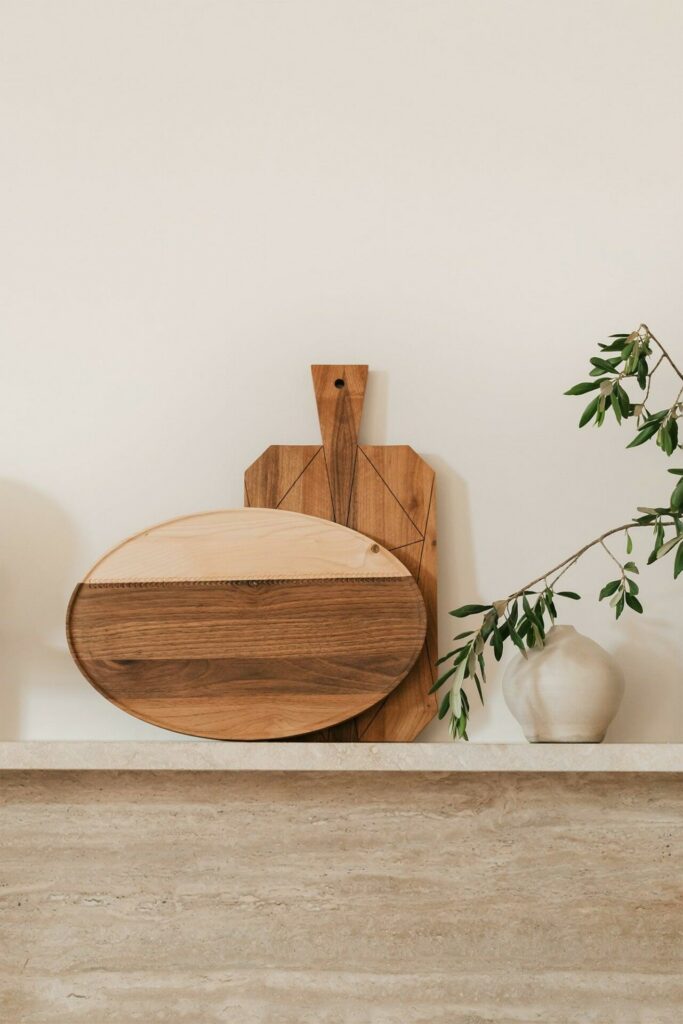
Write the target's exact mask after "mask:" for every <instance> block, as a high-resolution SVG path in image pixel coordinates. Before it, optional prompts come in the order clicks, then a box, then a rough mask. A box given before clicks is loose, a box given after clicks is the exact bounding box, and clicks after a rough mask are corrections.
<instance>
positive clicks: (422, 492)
mask: <svg viewBox="0 0 683 1024" xmlns="http://www.w3.org/2000/svg"><path fill="white" fill-rule="evenodd" d="M367 369H368V368H367V366H364V365H362V366H355V365H338V366H337V365H331V366H327V365H326V366H320V365H316V366H313V367H311V371H312V375H313V386H314V390H315V396H316V404H317V408H318V416H319V420H320V433H321V437H322V441H323V443H322V446H321V447H319V448H317V449H316V448H315V447H314V446H310V445H302V446H299V445H271V447H270V448H268V449H267V450H266V451H265V452H264V453H263V454H262V455H261V456H260V458H259V459H257V460H256V462H254V463H253V464H252V465H251V466H250V467H249V468H248V469H247V471H246V473H245V477H244V486H245V503H246V504H247V505H250V506H264V507H273V508H288V509H293V510H295V511H299V512H304V513H315V515H318V516H325V517H327V518H330V519H335V521H336V522H338V523H341V524H343V525H346V526H350V527H352V528H353V529H355V530H358V531H360V532H361V533H363V534H366V535H367V536H369V537H371V538H373V540H376V541H377V542H378V543H379V544H381V545H382V546H383V547H385V548H387V549H389V550H391V551H392V552H393V554H394V555H395V556H396V557H397V558H398V559H399V560H400V561H401V562H402V563H403V564H404V565H405V566H406V568H407V569H408V570H409V572H410V573H411V574H412V575H413V576H414V578H415V579H416V580H417V581H418V585H419V587H420V590H421V592H422V594H423V597H424V600H425V604H426V607H427V616H428V628H427V640H426V643H425V647H424V649H423V651H422V652H421V653H420V656H419V658H418V660H417V661H416V663H415V665H414V666H413V668H412V669H411V671H410V672H409V673H408V674H407V675H406V677H405V679H404V680H403V681H402V682H401V683H400V684H399V685H398V686H397V687H396V688H395V689H394V690H393V691H392V692H391V694H390V695H389V696H388V697H387V698H386V699H385V700H384V701H383V702H382V703H381V704H379V705H378V706H377V707H375V708H373V709H370V710H368V711H367V712H365V713H363V715H362V716H358V717H356V718H354V719H351V720H349V721H347V722H344V723H340V724H338V725H336V726H334V727H333V728H332V729H330V730H326V731H324V732H322V733H319V734H310V735H309V737H308V738H310V739H317V740H320V739H330V740H364V741H383V740H393V741H404V742H406V741H410V740H413V739H415V737H416V736H417V735H418V734H419V733H420V731H421V730H422V729H423V728H424V727H425V725H427V724H428V723H429V722H430V721H431V719H432V718H433V717H434V714H435V713H436V698H435V697H434V696H433V695H432V694H430V693H429V690H430V689H431V686H432V683H433V682H434V680H435V678H436V667H435V661H436V659H437V657H438V637H437V578H436V495H435V477H434V471H433V470H432V469H431V467H430V466H428V465H427V463H426V462H425V461H424V460H423V459H421V458H420V456H419V455H417V454H416V453H415V452H414V451H413V449H412V448H410V447H408V446H407V445H391V446H382V445H359V444H358V431H359V427H360V422H361V415H362V408H363V399H364V395H365V387H366V381H367Z"/></svg>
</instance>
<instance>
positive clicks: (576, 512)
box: [0, 0, 683, 741]
mask: <svg viewBox="0 0 683 1024" xmlns="http://www.w3.org/2000/svg"><path fill="white" fill-rule="evenodd" d="M682 47H683V5H681V4H680V3H676V2H673V0H672V2H665V0H656V2H653V0H642V2H632V0H631V2H621V0H614V2H611V0H590V2H573V3H560V2H548V0H538V2H536V0H518V2H511V3H506V2H482V0H450V2H429V0H422V2H417V0H414V2H405V0H393V2H392V0H374V2H370V3H369V2H367V0H333V2H326V0H310V2H306V0H283V2H274V0H260V2H257V0H244V2H236V0H225V2H220V3H216V2H213V3H211V2H200V0H196V2H188V0H186V2H181V0H164V2H151V0H141V2H135V3H126V2H122V0H106V2H103V0H63V2H60V3H52V2H49V0H43V2H32V3H26V2H23V0H18V2H17V0H3V3H2V6H1V8H0V75H1V86H0V103H1V105H2V108H1V109H2V114H1V119H2V123H1V126H0V128H1V130H0V140H1V143H0V144H1V145H2V157H1V160H0V176H1V177H0V203H1V204H2V222H1V234H2V243H1V250H2V256H1V265H0V290H1V297H2V300H1V301H2V308H1V323H2V326H1V330H2V366H1V370H0V388H1V389H2V394H1V395H0V416H1V417H2V438H3V443H2V446H1V452H2V455H1V457H2V461H3V465H2V467H1V470H0V477H1V479H2V483H1V488H2V491H1V498H2V500H1V527H2V544H1V548H2V555H1V565H0V572H1V579H2V586H1V589H0V602H1V607H0V625H1V629H2V638H1V639H2V646H1V649H0V668H1V672H2V680H1V682H2V689H1V691H0V737H1V738H5V739H7V738H41V739H42V738H55V737H62V738H73V739H75V738H113V739H114V738H116V739H120V738H135V737H151V738H159V739H162V738H165V737H166V736H167V735H168V734H166V733H163V732H162V731H160V730H156V729H153V728H152V727H150V726H146V725H144V724H143V723H140V722H136V721H135V720H133V719H132V718H129V717H127V716H126V715H124V714H123V713H122V712H119V711H118V710H116V709H115V708H113V707H111V706H110V705H108V704H107V703H106V702H105V701H104V700H102V698H100V697H99V696H97V694H96V693H95V692H94V691H93V690H92V689H91V688H90V687H89V686H88V685H87V683H86V682H85V681H84V680H83V679H82V678H81V676H80V675H79V673H78V672H77V670H76V669H75V667H74V666H73V665H72V664H71V662H70V659H69V656H68V653H67V651H66V645H65V641H64V633H63V619H64V610H65V606H66V602H67V599H68V596H69V593H70V591H71V589H72V586H73V584H74V583H75V581H76V580H78V578H79V576H80V575H81V574H82V573H83V572H84V571H85V570H86V569H87V568H88V567H89V565H90V564H91V563H92V562H93V561H94V560H95V558H96V557H97V556H99V555H100V554H101V553H102V552H103V551H104V550H105V549H106V548H107V547H109V546H110V545H111V544H113V543H114V542H116V541H117V540H119V539H121V538H122V537H124V536H126V535H128V534H130V533H133V532H136V531H137V530H139V529H141V528H143V527H145V526H147V525H150V524H153V523H155V522H158V521H160V520H163V519H165V518H169V517H171V516H174V515H178V514H180V513H184V512H191V511H198V510H202V509H210V508H216V507H226V506H231V505H233V506H234V505H238V504H241V496H242V486H241V479H242V472H243V469H244V467H245V466H246V465H247V464H248V463H249V462H251V461H252V459H253V458H254V457H255V456H256V455H257V454H258V453H260V452H261V450H262V449H263V448H264V447H266V446H267V445H268V444H269V443H272V442H291V443H305V442H308V443H312V442H314V441H315V440H316V439H317V435H316V416H315V406H314V401H313V395H312V389H311V385H310V376H309V370H308V367H309V364H310V363H311V362H337V361H339V362H342V361H346V362H368V363H369V364H370V366H371V370H372V371H373V375H372V377H371V383H370V387H369V391H368V397H367V403H366V416H365V421H364V427H363V438H364V440H366V441H369V442H374V443H388V444H391V443H404V442H407V443H410V444H412V445H413V447H415V448H416V449H417V450H418V451H419V452H421V453H422V454H423V455H425V456H426V457H427V458H428V459H429V460H430V461H431V462H432V464H433V465H434V466H435V468H436V469H437V470H438V474H439V476H438V481H439V502H440V504H439V530H440V558H441V560H440V572H441V588H440V601H441V609H442V613H443V619H442V646H443V644H445V642H446V641H447V638H448V636H449V635H450V633H452V632H453V631H454V630H453V629H452V627H453V620H452V619H449V618H448V616H447V614H446V613H447V610H448V609H449V608H452V607H454V606H455V605H457V604H459V603H462V602H463V601H464V600H468V599H478V598H483V597H487V598H492V597H494V598H495V597H499V596H501V595H502V594H504V593H507V592H508V591H510V590H511V589H513V588H514V587H516V586H518V585H521V584H522V583H523V582H524V581H526V580H527V579H528V578H529V577H530V576H532V575H534V574H535V573H536V572H541V571H543V570H544V569H546V568H548V567H549V566H550V565H551V564H553V563H554V562H555V561H557V560H559V558H561V557H562V556H564V555H566V554H569V553H570V552H571V551H572V550H573V549H574V547H576V546H578V545H579V543H580V542H582V541H583V540H584V539H587V538H589V537H591V536H592V535H594V534H596V533H598V532H600V531H601V529H602V528H605V527H608V526H610V525H611V524H614V523H617V522H620V521H622V520H624V519H625V518H628V517H629V516H630V514H631V512H632V510H633V509H634V507H635V506H636V505H637V504H642V503H644V502H653V501H660V500H663V499H664V498H666V496H667V495H668V493H669V490H670V484H671V480H672V478H671V477H668V478H667V476H666V473H665V460H664V457H663V456H662V455H661V454H660V453H659V452H658V451H657V450H655V449H654V448H653V447H651V446H648V447H645V448H640V449H638V450H635V451H632V452H625V451H624V445H625V443H626V440H627V438H626V435H625V434H623V433H622V434H619V432H618V430H617V428H616V426H614V425H610V427H609V429H604V430H603V431H601V432H599V433H598V432H596V431H591V430H586V431H582V432H581V433H579V432H578V431H577V429H576V421H577V417H578V414H579V412H580V408H581V403H580V401H579V400H576V399H575V400H570V399H568V398H562V397H561V395H562V392H563V390H564V389H565V388H567V387H568V386H569V385H570V384H573V383H574V382H575V381H577V380H579V379H581V378H582V376H583V375H584V373H585V370H584V367H585V365H586V362H587V359H588V357H589V356H590V355H592V354H593V352H594V349H595V343H596V341H597V340H598V339H601V338H602V337H604V336H605V335H606V334H608V333H610V332H611V331H614V330H621V329H630V328H631V327H632V326H634V325H637V324H638V323H639V322H640V321H641V320H646V321H647V322H648V323H649V324H650V326H651V327H652V329H653V330H654V331H655V333H657V334H658V335H659V336H660V337H661V338H662V340H665V341H666V342H668V343H669V344H670V345H671V347H672V349H673V350H674V351H675V352H677V353H678V355H679V358H681V360H683V290H682V289H681V276H682V271H683V259H682V255H681V244H682V243H681V240H682V239H683V203H682V195H683V193H682V189H681V182H682V180H683V179H682V172H681V168H682V167H683V134H682V133H681V114H682V111H683V63H682V62H681V51H682ZM670 387H671V386H670ZM670 387H669V388H667V389H665V390H666V393H667V394H668V393H669V391H670ZM639 550H640V552H641V553H642V554H645V550H646V549H645V546H643V547H641V548H640V549H639ZM643 561H644V559H643ZM608 578H610V570H609V565H608V564H607V563H606V560H605V557H604V555H600V553H594V554H592V555H591V556H590V557H589V558H588V559H587V560H586V564H585V566H584V567H583V568H581V569H580V570H579V571H577V572H576V573H575V574H574V575H573V576H572V577H571V580H568V582H571V583H572V585H573V586H575V587H576V588H578V589H584V590H585V592H586V595H587V599H586V600H584V602H583V603H582V605H581V606H574V605H572V606H571V607H568V608H567V616H568V617H570V616H571V620H572V621H574V623H575V624H576V625H577V626H578V627H579V628H580V629H582V630H583V631H585V632H588V633H590V634H591V635H592V636H593V637H595V638H596V639H597V640H598V641H599V642H601V643H603V644H604V645H605V646H606V647H608V648H609V649H610V650H611V651H613V652H614V653H615V654H616V655H617V657H618V658H619V660H620V662H621V663H622V665H623V667H624V670H625V672H626V675H627V680H628V689H627V694H626V697H625V700H624V704H623V707H622V709H621V711H620V713H619V716H618V718H617V720H616V721H615V723H614V726H613V728H612V730H611V733H610V739H612V740H621V741H637V740H642V741H657V740H662V741H663V740H673V739H681V738H683V706H682V703H681V696H680V695H681V692H683V691H682V684H683V679H682V676H683V672H682V671H681V655H682V653H683V640H682V639H681V628H680V623H681V613H682V611H683V586H682V585H681V583H680V582H679V583H678V585H675V584H674V583H673V581H672V579H671V567H670V566H666V567H665V566H658V567H656V569H654V570H652V569H650V570H647V571H646V572H643V576H642V582H643V594H644V602H645V604H646V610H647V614H646V615H645V616H644V617H643V618H642V619H639V618H637V617H636V616H635V615H631V616H628V617H627V616H624V618H623V619H622V621H621V623H620V624H618V625H617V624H615V623H614V622H613V621H612V619H611V617H610V613H609V612H608V610H607V609H606V608H605V607H603V606H597V605H596V603H595V601H594V600H593V599H592V597H593V595H595V593H596V591H597V588H598V587H599V585H600V584H601V582H603V581H604V580H605V579H608ZM444 649H446V648H445V647H444ZM499 683H500V676H499V675H498V677H497V678H496V676H495V673H493V674H492V681H491V682H490V685H489V697H490V700H489V703H488V705H487V708H486V710H485V711H484V712H482V711H478V712H477V713H476V715H475V720H474V725H473V728H472V736H473V739H475V740H479V741H493V740H516V739H521V733H520V731H519V729H518V727H517V725H516V723H515V722H514V721H513V720H512V719H511V718H510V716H509V715H508V713H507V711H506V709H505V707H504V705H503V702H502V699H501V695H500V688H499ZM426 737H427V738H429V739H434V740H436V739H445V738H446V734H445V730H444V729H442V727H441V726H439V725H436V724H434V725H433V726H431V727H430V728H429V729H428V730H427V733H426Z"/></svg>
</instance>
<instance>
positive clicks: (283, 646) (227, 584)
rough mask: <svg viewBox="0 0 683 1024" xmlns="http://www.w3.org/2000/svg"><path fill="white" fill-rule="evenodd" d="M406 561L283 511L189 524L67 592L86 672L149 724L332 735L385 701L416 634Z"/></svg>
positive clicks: (249, 733)
mask: <svg viewBox="0 0 683 1024" xmlns="http://www.w3.org/2000/svg"><path fill="white" fill-rule="evenodd" d="M425 628H426V614H425V608H424V602H423V600H422V597H421V594H420V591H419V589H418V587H417V585H416V583H415V581H414V579H413V577H412V576H411V575H410V573H409V572H408V570H407V569H406V568H405V567H404V566H403V565H402V564H401V563H400V562H399V561H398V560H397V559H396V558H395V557H394V556H393V555H391V554H390V553H389V552H387V551H385V550H384V549H383V548H381V547H380V545H378V544H376V543H374V542H372V541H371V540H368V538H367V537H364V536H362V535H360V534H358V533H355V532H354V531H352V530H348V529H346V528H343V527H339V526H337V525H336V524H334V523H331V522H327V521H324V520H319V519H313V518H311V517H310V516H303V515H298V514H296V513H293V512H284V511H273V510H270V509H252V510H249V509H239V510H235V511H223V512H215V513H207V514H204V515H199V516H190V517H184V518H182V519H178V520H174V521H173V522H170V523H165V524H162V525H160V526H158V527H155V528H153V529H151V530H147V531H144V532H143V533H141V534H139V535H138V536H136V537H134V538H132V539H131V540H129V541H127V542H125V543H124V544H123V545H120V546H119V547H117V548H115V549H114V550H113V551H112V552H110V553H109V555H107V556H105V557H104V558H103V559H101V560H100V562H98V564H97V565H96V566H95V568H94V569H93V570H92V571H91V572H90V573H88V574H87V576H86V578H85V582H84V583H83V584H81V585H80V586H79V587H77V588H76V591H75V592H74V596H73V598H72V601H71V605H70V609H69V615H68V624H67V632H68V638H69V644H70V648H71V651H72V654H73V656H74V658H75V660H76V663H77V664H78V666H79V668H80V669H81V671H82V672H83V674H84V675H85V676H86V678H87V679H88V680H89V681H90V682H91V683H92V684H93V685H94V686H95V688H96V689H97V690H99V692H100V693H102V694H103V695H104V696H105V697H107V698H108V699H109V700H111V701H112V702H113V703H114V704H116V705H117V706H118V707H120V708H122V709H123V710H125V711H127V712H128V713H130V714H132V715H135V716H136V717H138V718H142V719H144V720H145V721H148V722H152V723H153V724H155V725H159V726H162V727H164V728H166V729H172V730H174V731H177V732H185V733H189V734H191V735H194V736H206V737H211V738H215V739H245V740H252V739H276V738H281V737H286V736H291V735H293V734H297V733H301V732H308V731H311V730H317V729H322V728H326V727H328V726H329V725H331V724H334V723H336V722H339V721H342V720H344V719H347V718H349V717H350V716H351V715H357V714H359V713H360V712H361V711H363V710H365V709H366V708H368V707H370V706H372V705H374V704H375V703H376V702H377V701H378V700H379V699H381V698H383V697H384V696H386V694H387V693H389V692H390V691H391V690H392V689H393V688H394V687H395V686H396V685H397V683H398V682H399V681H400V680H401V679H402V678H403V677H404V676H405V674H406V672H407V671H408V670H409V669H410V667H411V665H412V664H413V663H414V661H415V659H416V658H417V657H418V655H419V652H420V650H421V648H422V645H423V642H424V635H425Z"/></svg>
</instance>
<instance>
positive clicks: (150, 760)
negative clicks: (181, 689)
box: [0, 740, 683, 772]
mask: <svg viewBox="0 0 683 1024" xmlns="http://www.w3.org/2000/svg"><path fill="white" fill-rule="evenodd" d="M0 770H4V771H8V770H36V771H57V770H78V771H245V772H246V771H291V772H295V771H299V772H306V771H321V772H330V771H347V772H683V743H603V744H583V743H576V744H560V743H545V744H528V743H457V744H455V743H230V742H220V741H214V740H180V741H175V740H172V741H168V740H160V741H146V742H103V741H87V742H83V741H77V742H73V741H72V742H66V741H33V742H17V743H3V742H0Z"/></svg>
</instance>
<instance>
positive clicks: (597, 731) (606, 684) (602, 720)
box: [503, 626, 624, 743]
mask: <svg viewBox="0 0 683 1024" xmlns="http://www.w3.org/2000/svg"><path fill="white" fill-rule="evenodd" d="M527 654H528V657H527V658H526V659H525V658H524V657H523V656H522V655H521V654H517V655H516V656H515V657H514V658H513V660H512V661H511V662H510V664H509V665H508V667H507V669H506V671H505V675H504V676H503V694H504V696H505V702H506V704H507V706H508V707H509V709H510V711H511V712H512V714H513V715H514V716H515V718H516V719H517V721H518V722H519V724H520V725H521V727H522V729H523V731H524V735H525V736H526V738H527V739H528V740H529V742H530V743H601V742H602V740H603V739H604V737H605V733H606V731H607V726H608V725H609V724H610V722H611V721H612V719H613V718H614V716H615V715H616V713H617V710H618V708H619V705H620V703H621V698H622V696H623V694H624V680H623V676H622V674H621V672H620V670H619V667H618V665H617V663H616V662H615V660H614V658H612V656H611V655H610V654H608V653H607V651H605V650H603V648H602V647H600V645H599V644H596V643H595V641H594V640H591V639H589V637H587V636H583V635H582V634H581V633H578V632H577V631H576V630H575V629H574V627H573V626H552V627H551V628H550V629H549V630H548V633H547V636H546V643H545V646H544V647H541V648H532V649H531V650H530V651H528V652H527Z"/></svg>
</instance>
